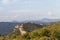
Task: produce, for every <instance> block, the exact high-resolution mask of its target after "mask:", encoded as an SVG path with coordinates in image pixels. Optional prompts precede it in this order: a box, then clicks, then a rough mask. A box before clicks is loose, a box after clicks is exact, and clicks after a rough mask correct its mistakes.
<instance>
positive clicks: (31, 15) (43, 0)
mask: <svg viewBox="0 0 60 40" xmlns="http://www.w3.org/2000/svg"><path fill="white" fill-rule="evenodd" d="M42 18H54V19H55V18H60V0H0V21H11V20H17V21H24V20H40V19H42Z"/></svg>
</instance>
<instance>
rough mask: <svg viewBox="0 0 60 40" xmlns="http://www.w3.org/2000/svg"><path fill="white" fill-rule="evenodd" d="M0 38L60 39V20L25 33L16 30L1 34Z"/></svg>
mask: <svg viewBox="0 0 60 40" xmlns="http://www.w3.org/2000/svg"><path fill="white" fill-rule="evenodd" d="M0 40H60V22H58V23H54V24H51V25H47V26H44V27H42V28H38V29H35V30H33V31H31V32H26V33H25V34H24V35H20V34H17V33H16V32H15V33H10V34H9V35H7V36H0Z"/></svg>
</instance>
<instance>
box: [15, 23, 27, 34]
mask: <svg viewBox="0 0 60 40" xmlns="http://www.w3.org/2000/svg"><path fill="white" fill-rule="evenodd" d="M16 29H19V31H20V33H21V35H23V34H25V33H26V31H25V30H24V28H23V24H21V25H16V26H15V29H14V31H16Z"/></svg>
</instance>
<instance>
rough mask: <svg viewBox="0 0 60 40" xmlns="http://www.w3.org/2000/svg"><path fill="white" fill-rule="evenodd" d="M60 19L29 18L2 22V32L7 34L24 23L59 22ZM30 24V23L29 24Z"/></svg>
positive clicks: (0, 24) (0, 28)
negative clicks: (21, 20) (20, 20)
mask: <svg viewBox="0 0 60 40" xmlns="http://www.w3.org/2000/svg"><path fill="white" fill-rule="evenodd" d="M59 21H60V19H46V18H45V19H42V20H27V21H23V22H18V21H13V22H0V34H2V35H6V34H8V33H10V32H12V31H13V28H14V27H15V26H16V25H18V24H24V23H28V22H31V23H35V24H39V25H40V24H48V23H51V22H53V23H54V22H59ZM28 26H29V25H28Z"/></svg>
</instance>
